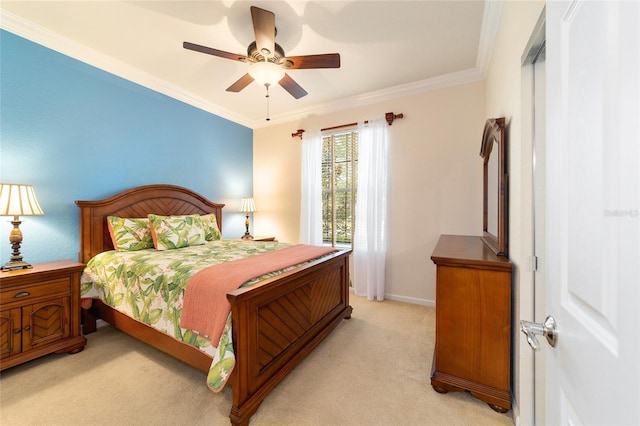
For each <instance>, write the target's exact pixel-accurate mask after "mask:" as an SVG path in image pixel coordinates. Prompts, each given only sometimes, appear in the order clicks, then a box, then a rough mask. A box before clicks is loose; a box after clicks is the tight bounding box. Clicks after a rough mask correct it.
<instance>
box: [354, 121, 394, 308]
mask: <svg viewBox="0 0 640 426" xmlns="http://www.w3.org/2000/svg"><path fill="white" fill-rule="evenodd" d="M388 134H389V130H388V124H387V122H386V121H385V120H384V119H376V120H369V124H363V123H360V124H358V192H357V199H356V229H355V236H354V244H353V257H354V259H353V262H354V286H355V293H356V294H357V295H359V296H365V295H366V296H367V298H368V299H369V300H374V299H377V300H384V281H385V280H384V275H385V261H386V255H387V177H388V168H389V167H388V158H389V136H388Z"/></svg>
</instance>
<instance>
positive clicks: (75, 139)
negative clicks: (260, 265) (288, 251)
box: [0, 30, 253, 264]
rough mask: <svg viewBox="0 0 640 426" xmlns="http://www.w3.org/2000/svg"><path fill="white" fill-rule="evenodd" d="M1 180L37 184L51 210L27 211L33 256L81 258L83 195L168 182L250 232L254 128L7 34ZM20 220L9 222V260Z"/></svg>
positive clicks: (0, 45) (27, 253)
mask: <svg viewBox="0 0 640 426" xmlns="http://www.w3.org/2000/svg"><path fill="white" fill-rule="evenodd" d="M0 51H1V53H0V156H1V158H0V181H2V182H3V183H25V184H32V185H33V186H34V188H35V191H36V195H37V197H38V200H39V201H40V205H41V207H42V209H43V210H44V213H45V215H44V216H33V217H21V220H22V225H21V226H20V229H21V230H22V233H23V235H24V240H23V243H22V248H21V252H22V255H23V256H24V258H25V260H26V261H27V262H31V263H36V262H45V261H50V260H59V259H74V260H75V259H77V258H78V250H79V231H78V208H77V206H76V205H75V200H94V199H101V198H105V197H108V196H111V195H113V194H115V193H117V192H120V191H122V190H124V189H128V188H131V187H134V186H139V185H147V184H155V183H169V184H174V185H180V186H184V187H187V188H190V189H192V190H194V191H196V192H198V193H200V194H202V195H203V196H205V197H207V198H209V199H210V200H212V201H215V202H220V203H225V204H226V205H227V207H226V208H225V209H224V210H223V211H225V213H224V215H223V237H224V238H233V237H238V236H240V235H242V234H243V233H244V216H243V215H242V214H241V213H237V208H238V206H239V203H240V198H241V197H243V196H247V195H252V194H253V191H252V188H253V131H252V130H251V129H249V128H247V127H244V126H242V125H239V124H236V123H233V122H231V121H229V120H226V119H223V118H221V117H218V116H216V115H213V114H210V113H208V112H205V111H203V110H200V109H198V108H195V107H193V106H190V105H187V104H185V103H183V102H181V101H178V100H176V99H173V98H171V97H168V96H165V95H163V94H160V93H158V92H154V91H152V90H150V89H147V88H145V87H142V86H140V85H138V84H135V83H132V82H130V81H128V80H125V79H123V78H120V77H117V76H115V75H113V74H110V73H107V72H105V71H102V70H100V69H97V68H95V67H93V66H90V65H88V64H86V63H83V62H80V61H78V60H75V59H73V58H70V57H68V56H65V55H62V54H60V53H58V52H55V51H53V50H51V49H48V48H46V47H43V46H41V45H38V44H36V43H33V42H30V41H28V40H26V39H24V38H21V37H19V36H17V35H15V34H12V33H10V32H7V31H4V30H0ZM10 219H11V218H7V217H2V218H0V253H1V258H0V264H4V263H5V262H7V261H8V260H9V257H10V255H11V247H10V244H9V232H10V230H11V224H10V223H9V220H10Z"/></svg>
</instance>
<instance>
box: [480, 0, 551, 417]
mask: <svg viewBox="0 0 640 426" xmlns="http://www.w3.org/2000/svg"><path fill="white" fill-rule="evenodd" d="M544 4H545V3H544V2H543V1H526V2H513V1H507V2H505V3H504V8H503V11H502V18H501V22H500V30H499V32H498V35H497V39H496V43H495V46H494V50H493V57H492V60H491V65H490V68H489V72H488V75H487V80H486V113H487V117H505V118H506V139H507V142H508V163H509V176H510V182H509V185H510V186H509V258H510V259H511V261H512V262H513V264H514V281H513V283H514V287H513V288H514V301H515V303H514V315H513V318H514V321H513V328H512V330H513V331H512V333H513V341H514V357H513V363H514V365H513V371H514V389H513V391H514V397H515V406H514V414H515V415H516V417H519V418H517V419H516V424H532V422H533V377H532V373H533V352H532V351H531V350H530V349H529V347H528V346H527V343H526V339H524V338H523V337H521V336H523V335H522V333H520V332H519V322H520V319H528V320H529V319H531V318H533V311H532V300H533V299H532V294H533V291H532V277H531V275H532V272H531V271H530V268H529V265H528V262H529V258H530V256H531V255H532V241H533V231H532V198H533V194H532V189H531V177H532V176H531V173H532V153H531V138H530V133H529V132H530V128H529V126H528V124H527V120H528V117H527V115H528V114H529V110H528V108H529V105H527V101H526V99H529V97H528V95H527V87H526V84H525V85H524V87H523V79H522V76H523V69H522V66H521V57H522V54H523V53H524V51H525V48H526V45H527V43H528V41H529V38H530V37H531V34H532V32H533V30H534V27H535V24H536V22H537V21H538V18H539V17H540V14H541V12H542V10H543V8H544Z"/></svg>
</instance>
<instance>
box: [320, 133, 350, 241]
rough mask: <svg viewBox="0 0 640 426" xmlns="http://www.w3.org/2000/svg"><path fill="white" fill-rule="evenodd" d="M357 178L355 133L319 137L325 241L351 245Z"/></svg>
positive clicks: (323, 234)
mask: <svg viewBox="0 0 640 426" xmlns="http://www.w3.org/2000/svg"><path fill="white" fill-rule="evenodd" d="M357 181H358V133H357V132H355V131H348V132H343V133H335V134H332V135H327V136H324V137H323V139H322V239H323V242H324V243H325V244H331V245H333V246H335V245H352V244H353V232H354V228H355V200H356V188H357Z"/></svg>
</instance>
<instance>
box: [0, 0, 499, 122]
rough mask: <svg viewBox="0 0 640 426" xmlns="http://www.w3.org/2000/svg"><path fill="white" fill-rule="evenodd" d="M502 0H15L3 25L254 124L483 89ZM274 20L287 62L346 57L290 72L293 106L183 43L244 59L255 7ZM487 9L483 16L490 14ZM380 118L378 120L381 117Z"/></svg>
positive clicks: (240, 67)
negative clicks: (237, 88)
mask: <svg viewBox="0 0 640 426" xmlns="http://www.w3.org/2000/svg"><path fill="white" fill-rule="evenodd" d="M499 4H501V3H500V2H495V1H487V2H484V1H480V0H473V1H458V0H445V1H434V0H428V1H427V0H425V1H415V0H414V1H361V0H358V1H302V0H295V1H253V2H247V1H232V0H226V1H114V0H104V1H7V0H2V2H0V7H1V15H0V26H2V28H4V29H6V30H8V31H11V32H13V33H15V34H18V35H21V36H23V37H25V38H27V39H30V40H33V41H35V42H37V43H40V44H43V45H45V46H47V47H50V48H52V49H54V50H57V51H59V52H61V53H64V54H66V55H69V56H71V57H74V58H77V59H79V60H82V61H84V62H87V63H89V64H91V65H94V66H97V67H99V68H101V69H104V70H106V71H108V72H111V73H113V74H116V75H118V76H121V77H123V78H126V79H128V80H131V81H134V82H136V83H139V84H141V85H144V86H146V87H149V88H151V89H153V90H156V91H159V92H161V93H164V94H167V95H169V96H172V97H174V98H176V99H180V100H182V101H184V102H187V103H189V104H192V105H195V106H197V107H198V108H201V109H204V110H206V111H209V112H212V113H214V114H216V115H219V116H221V117H224V118H227V119H229V120H232V121H234V122H237V123H239V124H242V125H245V126H247V127H250V128H259V127H264V126H267V125H270V124H275V123H279V122H286V121H291V120H295V119H299V118H302V117H304V116H309V115H317V114H321V113H326V112H328V111H336V110H340V109H345V108H352V107H357V106H361V105H365V104H370V103H374V102H381V101H385V100H388V99H393V98H394V97H398V96H406V95H410V94H415V93H420V92H424V91H427V90H433V89H437V88H440V87H446V86H450V85H455V84H461V83H465V82H470V81H476V80H479V79H481V78H483V76H484V72H485V70H486V67H487V65H488V61H489V59H490V55H491V50H492V46H493V40H494V38H495V29H494V28H495V25H493V23H495V22H496V21H497V19H499V14H500V9H501V6H498V5H499ZM252 5H255V6H258V7H261V8H263V9H267V10H270V11H272V12H274V13H275V15H276V27H277V37H276V42H277V43H278V44H280V45H281V46H282V48H283V49H284V51H285V53H286V55H288V56H297V55H310V54H320V53H340V56H341V67H340V68H339V69H312V70H307V69H296V70H290V71H288V74H289V75H290V76H291V77H292V78H293V79H294V80H295V81H296V82H297V83H298V84H300V85H301V86H302V87H303V88H304V89H305V90H306V91H307V92H309V94H308V95H307V96H305V97H302V98H300V99H297V100H296V99H294V98H293V97H292V96H291V95H289V94H288V93H287V92H286V91H285V90H284V89H283V88H282V87H279V86H275V87H272V88H271V89H270V98H269V117H270V118H271V120H270V121H267V120H266V118H267V99H266V98H265V94H266V90H265V87H264V86H259V85H258V84H257V83H255V82H254V83H252V84H250V85H249V86H247V87H246V88H245V89H244V90H242V91H241V92H239V93H231V92H227V91H226V88H227V87H229V86H230V85H231V84H232V83H233V82H235V81H236V80H237V79H238V78H240V77H241V76H243V75H244V74H245V73H246V72H247V68H248V64H246V63H241V62H236V61H231V60H228V59H223V58H218V57H214V56H210V55H205V54H202V53H199V52H194V51H190V50H186V49H184V48H183V47H182V42H183V41H190V42H192V43H196V44H201V45H204V46H209V47H213V48H216V49H219V50H224V51H227V52H231V53H238V54H243V55H245V54H246V52H247V46H248V45H249V44H250V43H251V42H252V41H254V39H255V37H254V33H253V26H252V21H251V13H250V10H249V8H250V6H252ZM485 9H486V10H485ZM381 113H382V112H381Z"/></svg>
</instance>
